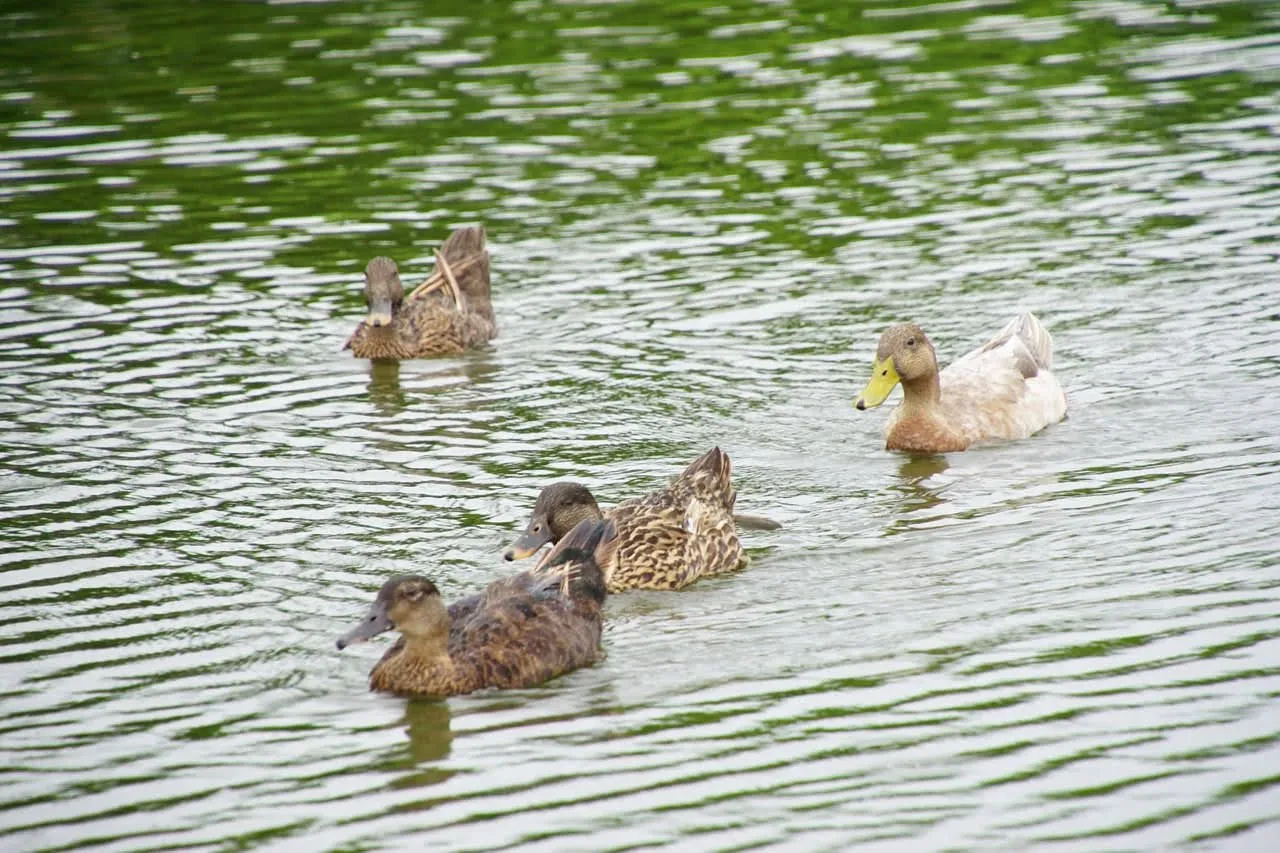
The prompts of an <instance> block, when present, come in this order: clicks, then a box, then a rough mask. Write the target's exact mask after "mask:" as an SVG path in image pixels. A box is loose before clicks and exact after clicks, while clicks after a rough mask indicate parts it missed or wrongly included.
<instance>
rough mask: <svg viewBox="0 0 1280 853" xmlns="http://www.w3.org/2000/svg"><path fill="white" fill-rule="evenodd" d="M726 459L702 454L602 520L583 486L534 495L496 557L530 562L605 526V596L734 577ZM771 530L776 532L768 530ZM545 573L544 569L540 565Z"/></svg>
mask: <svg viewBox="0 0 1280 853" xmlns="http://www.w3.org/2000/svg"><path fill="white" fill-rule="evenodd" d="M731 470H732V466H731V465H730V462H729V456H728V454H726V453H725V452H724V451H723V450H721V449H720V448H718V447H714V448H712V449H711V450H709V451H707V452H706V453H704V454H703V455H702V456H700V457H698V458H697V459H695V460H694V461H693V462H691V463H690V464H689V466H688V467H687V468H685V469H684V471H683V472H681V473H680V474H679V475H678V476H677V477H676V478H675V479H674V480H672V482H671V484H670V485H669V486H668V487H667V488H665V489H662V490H660V491H656V492H653V493H652V494H648V495H645V496H644V497H641V498H635V499H633V500H629V501H625V502H623V503H620V504H618V505H617V506H616V507H614V508H613V509H611V510H609V511H608V512H601V511H600V506H599V504H597V503H596V499H595V497H594V496H593V495H592V494H591V492H590V490H588V489H587V487H586V486H583V485H582V484H580V483H572V482H560V483H552V484H551V485H549V486H547V487H546V488H544V489H543V490H542V492H541V494H539V495H538V501H537V503H535V504H534V507H533V514H532V515H531V516H530V518H529V523H528V524H527V525H526V526H525V531H524V533H523V534H522V535H521V536H520V538H518V539H517V540H516V541H515V542H514V543H512V545H511V547H510V548H508V549H507V551H506V553H505V554H504V555H503V556H504V557H505V558H506V559H507V560H518V559H523V558H525V557H529V556H532V555H533V554H535V553H536V552H537V551H538V549H539V548H541V547H542V546H543V545H545V544H546V543H548V542H552V543H556V542H563V539H562V538H561V537H563V536H565V534H567V533H568V532H569V531H570V530H573V529H575V526H576V525H578V524H580V523H582V522H583V521H587V520H591V521H598V520H601V519H607V520H608V521H610V522H612V523H613V525H614V526H615V527H616V529H617V537H618V545H617V548H616V550H615V551H614V552H613V554H612V555H609V556H610V557H611V558H610V559H607V560H606V561H605V562H602V563H601V564H600V568H601V569H602V570H603V571H604V577H605V582H606V584H607V585H608V588H609V592H621V591H622V590H626V589H680V588H681V587H685V586H688V585H689V584H691V583H693V582H694V581H696V580H698V579H699V578H703V577H708V576H710V575H718V574H723V573H725V572H732V571H736V570H737V569H740V568H742V567H743V566H745V565H746V563H747V557H746V554H745V552H744V551H743V550H742V543H741V542H740V541H739V540H738V532H737V530H736V528H735V526H734V525H735V517H734V514H733V504H734V501H735V500H736V499H737V493H736V492H735V491H734V488H733V484H732V482H731ZM774 526H776V525H774ZM544 565H545V561H544Z"/></svg>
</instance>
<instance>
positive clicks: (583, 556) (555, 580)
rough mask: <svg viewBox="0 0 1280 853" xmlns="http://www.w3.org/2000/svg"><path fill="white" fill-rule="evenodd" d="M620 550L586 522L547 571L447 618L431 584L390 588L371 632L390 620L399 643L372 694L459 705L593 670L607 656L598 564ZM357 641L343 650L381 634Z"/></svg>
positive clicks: (494, 589)
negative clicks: (491, 690)
mask: <svg viewBox="0 0 1280 853" xmlns="http://www.w3.org/2000/svg"><path fill="white" fill-rule="evenodd" d="M614 547H616V538H615V535H614V530H613V528H612V526H610V525H609V524H608V523H607V522H584V523H583V524H582V525H579V526H578V527H577V528H575V529H574V530H573V531H571V532H570V534H569V535H568V536H566V537H565V538H564V539H563V540H562V541H561V542H560V544H559V545H558V546H557V547H556V549H555V551H554V552H553V553H552V554H551V555H550V556H549V557H548V560H547V565H546V567H545V568H544V569H543V571H541V572H539V573H533V572H521V573H519V574H516V575H513V576H511V577H507V578H503V579H501V580H497V581H494V582H493V583H491V584H490V585H489V586H488V587H487V588H485V590H484V591H483V592H482V593H480V594H478V595H472V596H469V597H467V598H464V599H461V600H459V601H457V602H454V604H453V605H451V606H450V607H449V608H448V609H447V611H446V610H445V608H444V606H443V602H442V601H441V600H440V595H439V592H438V591H437V590H436V589H435V586H434V584H432V583H431V582H430V581H429V580H427V579H426V578H423V577H420V576H416V575H410V576H400V577H396V578H392V579H391V580H389V581H388V582H387V583H386V584H384V586H383V588H382V590H381V591H380V592H379V593H378V599H377V600H376V601H375V602H374V607H373V608H372V609H371V611H370V616H369V617H368V620H367V623H372V622H374V621H375V620H376V619H377V618H379V613H380V612H381V613H384V614H389V615H391V617H392V618H391V620H389V621H392V623H393V624H392V625H388V627H383V628H381V630H389V629H390V627H392V626H393V627H394V628H395V629H397V630H399V631H400V632H401V637H400V639H399V640H398V641H397V642H396V643H395V645H393V646H392V647H391V648H390V649H389V650H387V652H386V654H384V655H383V656H382V659H381V660H379V661H378V663H377V665H376V666H375V667H374V668H373V672H372V673H371V674H370V677H369V687H370V689H372V690H377V691H380V692H385V693H394V694H397V695H401V696H454V695H459V694H463V693H470V692H472V691H475V690H479V689H481V688H485V687H496V688H515V687H531V686H533V685H536V684H541V683H542V682H544V681H547V680H549V679H552V678H555V677H556V676H559V675H563V674H564V673H566V672H570V671H572V670H574V669H577V668H579V667H583V666H589V665H590V664H592V663H594V662H595V661H596V660H598V659H599V657H600V655H601V650H600V635H601V607H602V605H603V603H604V599H605V584H604V577H603V575H602V574H601V571H600V568H599V565H598V563H597V560H602V559H609V558H610V557H611V555H612V551H613V548H614ZM379 608H381V611H380V610H379ZM367 623H362V626H363V625H365V624H367ZM377 627H381V626H380V625H376V626H375V628H377ZM361 632H362V628H361V627H357V628H356V629H355V630H353V631H352V632H351V634H348V635H347V637H344V638H343V640H340V641H339V648H341V647H342V646H343V645H345V643H346V642H347V641H354V639H366V638H367V636H366V635H372V634H373V633H378V631H377V630H373V629H369V630H366V631H364V632H363V633H361ZM351 638H354V639H351Z"/></svg>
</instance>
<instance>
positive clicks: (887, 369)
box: [853, 356, 899, 409]
mask: <svg viewBox="0 0 1280 853" xmlns="http://www.w3.org/2000/svg"><path fill="white" fill-rule="evenodd" d="M898 381H899V380H898V370H897V368H895V367H894V366H893V356H889V357H888V358H886V359H885V360H883V361H881V360H880V359H876V361H875V364H874V365H873V366H872V368H871V381H870V382H868V383H867V387H866V388H863V389H862V394H861V395H859V397H858V400H857V402H855V403H854V404H853V405H854V408H856V409H874V408H875V407H876V406H878V405H880V404H881V403H883V402H884V401H885V400H886V399H888V397H889V394H890V392H892V391H893V389H894V386H895V385H897V384H898Z"/></svg>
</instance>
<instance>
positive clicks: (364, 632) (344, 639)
mask: <svg viewBox="0 0 1280 853" xmlns="http://www.w3.org/2000/svg"><path fill="white" fill-rule="evenodd" d="M393 628H395V623H394V622H392V621H391V616H390V615H388V614H387V606H386V605H385V604H383V603H382V602H375V603H374V605H373V606H372V607H370V608H369V614H368V615H367V616H365V617H364V619H363V620H362V621H361V622H360V624H359V625H357V626H355V627H354V628H352V629H351V630H350V631H348V632H347V633H345V634H343V635H342V636H341V637H339V638H338V651H342V650H343V649H345V648H346V647H347V646H350V645H352V644H354V643H363V642H364V641H365V640H368V639H372V638H373V637H376V636H378V635H379V634H382V633H385V632H386V631H390V630H391V629H393Z"/></svg>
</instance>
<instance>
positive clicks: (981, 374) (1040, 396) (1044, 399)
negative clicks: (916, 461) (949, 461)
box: [855, 313, 1067, 453]
mask: <svg viewBox="0 0 1280 853" xmlns="http://www.w3.org/2000/svg"><path fill="white" fill-rule="evenodd" d="M898 383H902V405H900V406H898V407H897V408H896V409H894V411H893V413H892V414H891V415H890V416H889V421H888V423H887V424H886V425H885V448H886V449H887V450H906V451H913V452H916V453H948V452H951V451H956V450H965V449H967V448H968V447H969V446H970V445H971V444H973V443H974V442H978V441H984V440H988V439H1013V438H1026V437H1027V436H1029V435H1032V434H1033V433H1036V432H1039V431H1040V430H1041V429H1044V428H1045V427H1046V426H1048V425H1049V424H1054V423H1057V422H1058V421H1060V420H1062V419H1063V417H1065V416H1066V414H1067V397H1066V394H1065V393H1063V390H1062V386H1061V385H1059V384H1058V380H1057V378H1056V377H1055V376H1054V375H1053V339H1052V338H1051V337H1050V336H1049V332H1048V331H1046V330H1045V328H1044V326H1042V325H1041V324H1040V321H1039V320H1037V319H1036V318H1035V316H1034V315H1033V314H1029V313H1025V314H1019V315H1018V316H1017V317H1014V318H1013V320H1011V321H1010V322H1009V323H1008V325H1006V326H1005V327H1004V328H1003V329H1001V330H1000V333H999V334H998V335H996V336H995V337H994V338H992V339H991V340H990V341H988V342H987V343H986V344H984V345H983V346H981V347H979V348H978V349H975V350H973V351H972V352H970V353H968V354H966V355H965V356H963V357H961V358H960V359H957V360H956V361H954V362H952V363H951V364H950V365H948V366H947V368H946V369H945V370H943V371H941V372H939V371H938V357H937V354H936V353H935V352H934V349H933V344H932V343H931V342H930V341H929V338H928V337H927V336H926V335H925V333H924V330H923V329H921V328H920V327H919V326H917V325H915V324H912V323H904V324H901V325H897V326H891V327H889V328H888V329H887V330H885V332H884V334H882V335H881V336H880V344H879V346H878V347H877V348H876V357H875V363H874V364H873V366H872V374H871V381H870V382H868V383H867V387H866V389H865V390H864V391H863V392H862V394H861V396H859V397H858V400H857V402H856V404H855V405H856V407H857V408H858V409H872V408H875V407H876V406H879V405H880V404H881V403H883V402H884V401H885V399H886V398H887V397H888V396H889V393H890V392H891V391H893V389H894V386H896V385H897V384H898Z"/></svg>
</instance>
